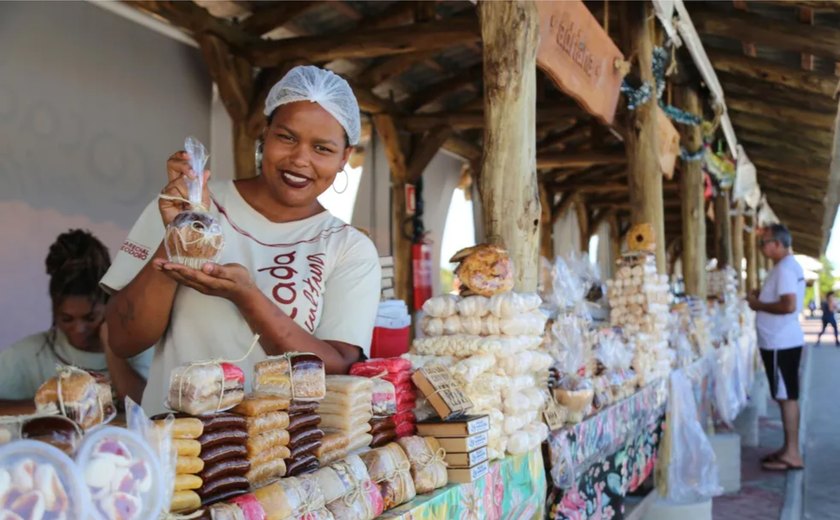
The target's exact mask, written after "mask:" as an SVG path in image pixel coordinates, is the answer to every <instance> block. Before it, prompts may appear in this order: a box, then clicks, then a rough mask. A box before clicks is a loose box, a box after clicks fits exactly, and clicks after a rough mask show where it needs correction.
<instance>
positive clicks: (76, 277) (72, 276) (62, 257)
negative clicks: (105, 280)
mask: <svg viewBox="0 0 840 520" xmlns="http://www.w3.org/2000/svg"><path fill="white" fill-rule="evenodd" d="M46 264H47V274H48V275H50V298H51V299H52V303H53V306H57V305H59V304H60V303H61V301H62V300H63V299H64V298H66V297H67V296H87V297H89V298H91V299H92V300H93V301H94V302H99V303H104V302H105V300H106V299H107V294H106V293H105V291H103V290H102V288H100V286H99V280H100V279H101V278H102V277H103V276H104V275H105V272H106V271H107V270H108V267H110V266H111V257H110V255H109V254H108V248H106V247H105V245H104V244H103V243H102V242H100V241H99V240H98V239H97V238H96V237H95V236H93V235H92V234H90V233H89V232H88V231H83V230H81V229H71V230H70V231H67V232H66V233H62V234H60V235H58V238H57V239H56V240H55V242H53V244H52V245H51V246H50V251H49V253H48V254H47V261H46Z"/></svg>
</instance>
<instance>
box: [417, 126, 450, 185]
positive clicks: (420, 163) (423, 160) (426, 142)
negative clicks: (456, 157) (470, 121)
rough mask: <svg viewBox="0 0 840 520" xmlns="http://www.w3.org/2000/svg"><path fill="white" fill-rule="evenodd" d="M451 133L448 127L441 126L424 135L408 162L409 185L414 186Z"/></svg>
mask: <svg viewBox="0 0 840 520" xmlns="http://www.w3.org/2000/svg"><path fill="white" fill-rule="evenodd" d="M453 133H454V130H452V128H451V127H448V126H441V127H438V128H435V129H432V130H430V131H429V132H427V133H426V135H425V136H424V137H423V140H422V141H420V144H419V145H418V146H417V149H416V150H414V153H413V154H412V155H411V160H410V161H408V173H407V178H408V182H409V183H411V184H414V183H416V182H417V181H418V180H419V179H420V177H421V176H422V175H423V171H424V170H425V169H426V166H428V165H429V163H430V162H431V161H432V159H434V157H435V154H437V153H438V150H440V147H441V146H443V143H445V142H446V141H447V139H449V138H450V137H451V136H452V134H453Z"/></svg>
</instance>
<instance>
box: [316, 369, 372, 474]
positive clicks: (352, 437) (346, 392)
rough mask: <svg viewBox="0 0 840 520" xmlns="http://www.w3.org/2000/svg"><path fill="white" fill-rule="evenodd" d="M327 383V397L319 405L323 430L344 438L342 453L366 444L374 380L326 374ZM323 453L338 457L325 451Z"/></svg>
mask: <svg viewBox="0 0 840 520" xmlns="http://www.w3.org/2000/svg"><path fill="white" fill-rule="evenodd" d="M326 385H327V397H326V398H325V399H324V400H323V401H322V402H321V406H320V408H319V411H320V414H321V426H322V428H323V429H324V432H325V433H326V434H327V435H329V436H330V438H331V440H332V439H334V438H336V436H341V435H343V436H344V437H346V439H347V441H346V442H345V445H344V449H343V451H344V453H345V454H346V453H353V452H356V451H358V450H359V449H361V448H366V447H367V446H369V445H370V442H371V439H372V437H371V435H370V433H369V432H370V420H371V417H372V416H371V399H372V395H373V381H372V380H370V379H368V378H366V377H360V376H344V375H332V376H327V378H326ZM337 442H340V441H337ZM339 446H340V444H339ZM340 451H341V450H340ZM324 455H326V458H327V459H333V460H337V459H334V458H333V457H330V456H329V454H328V453H325V454H324ZM336 456H337V455H336Z"/></svg>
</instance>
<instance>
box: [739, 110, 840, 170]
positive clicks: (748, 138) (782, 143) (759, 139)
mask: <svg viewBox="0 0 840 520" xmlns="http://www.w3.org/2000/svg"><path fill="white" fill-rule="evenodd" d="M733 122H734V119H733ZM735 128H736V130H737V134H738V140H739V141H743V142H744V143H745V144H744V147H745V148H747V149H748V150H749V148H748V147H747V146H746V143H752V144H758V145H762V146H767V147H771V148H777V149H778V150H779V151H790V152H792V153H799V154H807V155H808V156H811V157H813V158H816V159H820V158H824V159H825V160H826V161H828V155H829V153H830V151H831V145H830V144H829V145H823V144H820V143H815V142H813V141H812V140H811V139H805V138H804V135H807V134H803V138H802V139H796V141H795V142H794V143H792V142H791V140H790V135H793V134H792V133H791V134H788V138H787V139H780V138H779V136H780V134H779V132H773V133H765V132H760V131H755V130H752V129H749V128H746V127H744V126H741V125H738V124H736V125H735ZM781 135H782V136H783V135H784V133H782V134H781Z"/></svg>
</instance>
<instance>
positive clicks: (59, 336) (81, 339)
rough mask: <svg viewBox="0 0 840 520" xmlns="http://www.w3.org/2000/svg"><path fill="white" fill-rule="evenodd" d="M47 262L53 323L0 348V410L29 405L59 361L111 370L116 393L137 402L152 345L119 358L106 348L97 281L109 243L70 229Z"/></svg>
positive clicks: (108, 372)
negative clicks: (106, 244)
mask: <svg viewBox="0 0 840 520" xmlns="http://www.w3.org/2000/svg"><path fill="white" fill-rule="evenodd" d="M46 265H47V274H49V276H50V285H49V291H50V299H51V300H52V312H53V320H52V323H53V324H52V327H51V328H50V329H49V330H47V331H44V332H39V333H37V334H33V335H31V336H28V337H26V338H24V339H22V340H20V341H18V342H17V343H15V344H14V345H12V346H10V347H9V348H7V349H5V350H3V351H2V352H0V415H11V414H21V413H31V412H32V411H34V404H33V399H34V397H35V392H36V391H37V390H38V387H40V386H41V384H43V383H44V382H45V381H46V380H47V379H49V378H51V377H53V376H55V374H56V367H57V366H59V365H72V366H75V367H79V368H81V369H83V370H87V371H89V372H92V373H94V374H97V373H98V374H102V375H110V379H111V385H112V387H113V388H114V390H115V391H116V394H117V397H118V398H120V399H122V398H124V397H125V396H130V397H131V398H132V399H134V400H135V401H137V402H140V398H141V396H142V395H143V388H144V387H145V385H146V376H147V375H148V373H149V366H150V365H151V361H152V351H151V350H149V351H147V352H144V353H142V354H140V355H138V356H135V357H133V358H131V359H130V360H124V359H121V358H118V357H117V356H114V355H113V354H111V352H110V349H109V348H108V343H107V335H108V334H107V328H106V326H105V324H104V322H105V320H104V317H105V303H106V300H107V295H106V293H105V292H104V291H103V290H102V289H101V288H100V287H99V279H100V278H101V277H102V276H103V275H104V274H105V272H106V271H107V270H108V267H110V265H111V260H110V256H109V255H108V249H107V248H106V247H105V246H104V245H103V244H102V242H100V241H99V240H98V239H97V238H96V237H94V236H93V235H91V234H90V233H88V232H86V231H82V230H80V229H74V230H70V231H68V232H66V233H62V234H61V235H59V236H58V238H57V239H56V241H55V242H54V243H53V244H52V245H51V246H50V250H49V253H48V254H47V260H46Z"/></svg>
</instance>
